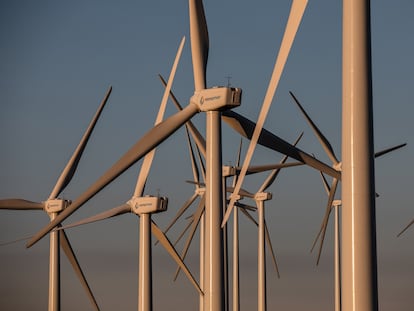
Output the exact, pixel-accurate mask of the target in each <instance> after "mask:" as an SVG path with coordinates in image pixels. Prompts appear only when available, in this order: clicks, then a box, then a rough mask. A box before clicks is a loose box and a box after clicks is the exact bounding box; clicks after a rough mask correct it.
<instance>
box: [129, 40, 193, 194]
mask: <svg viewBox="0 0 414 311" xmlns="http://www.w3.org/2000/svg"><path fill="white" fill-rule="evenodd" d="M184 42H185V37H183V38H182V40H181V43H180V45H179V47H178V51H177V54H176V55H175V59H174V63H173V66H172V68H171V72H170V76H169V78H168V83H167V86H166V88H165V90H164V95H163V97H162V100H161V104H160V109H159V110H158V115H157V118H156V120H155V124H154V125H157V124H159V123H161V121H162V120H163V118H164V113H165V107H166V106H167V100H168V95H169V94H170V90H171V86H172V83H173V81H174V77H175V72H176V71H177V66H178V62H179V61H180V57H181V53H182V51H183V47H184ZM154 156H155V148H154V149H152V150H151V151H150V152H149V153H148V154H147V155H146V156H145V157H144V161H143V163H142V166H141V170H140V172H139V175H138V180H137V185H136V187H135V193H134V196H137V197H141V196H142V195H143V193H144V188H145V184H146V182H147V178H148V174H149V171H150V169H151V164H152V161H153V160H154Z"/></svg>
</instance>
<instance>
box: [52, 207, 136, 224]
mask: <svg viewBox="0 0 414 311" xmlns="http://www.w3.org/2000/svg"><path fill="white" fill-rule="evenodd" d="M129 212H131V207H130V206H129V205H128V204H123V205H120V206H117V207H114V208H112V209H110V210H107V211H105V212H102V213H99V214H97V215H94V216H91V217H88V218H85V219H82V220H80V221H77V222H74V223H72V224H69V225H66V226H61V227H58V228H57V229H56V230H64V229H69V228H73V227H78V226H81V225H86V224H90V223H93V222H96V221H101V220H105V219H108V218H111V217H115V216H119V215H123V214H126V213H129Z"/></svg>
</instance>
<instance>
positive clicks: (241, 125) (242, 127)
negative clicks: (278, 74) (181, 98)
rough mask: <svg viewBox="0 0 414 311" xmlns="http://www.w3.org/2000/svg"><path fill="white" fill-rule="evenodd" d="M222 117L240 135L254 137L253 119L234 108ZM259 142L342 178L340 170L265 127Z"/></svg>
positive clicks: (225, 112) (330, 174)
mask: <svg viewBox="0 0 414 311" xmlns="http://www.w3.org/2000/svg"><path fill="white" fill-rule="evenodd" d="M222 119H223V120H224V122H226V123H227V124H228V125H229V126H230V127H231V128H233V129H234V130H235V131H236V132H238V133H239V134H240V135H242V136H243V137H246V138H247V139H252V137H253V131H254V129H255V126H256V124H255V123H254V122H253V121H251V120H249V119H247V118H246V117H244V116H242V115H240V114H238V113H236V112H234V111H233V110H226V111H223V112H222ZM258 143H259V144H260V145H262V146H264V147H266V148H269V149H271V150H274V151H277V152H280V153H282V154H284V155H287V156H289V157H291V158H292V159H295V160H297V161H300V162H303V163H305V164H306V165H309V166H310V167H313V168H314V169H316V170H318V171H322V172H324V173H325V174H327V175H329V176H332V177H335V178H338V179H341V173H340V172H338V171H337V170H335V169H333V168H332V167H330V166H329V165H326V164H325V163H323V162H321V161H319V160H317V159H316V158H315V157H313V156H311V155H309V154H307V153H306V152H304V151H302V150H300V149H299V148H297V147H294V146H292V145H291V144H289V143H288V142H287V141H285V140H283V139H281V138H280V137H278V136H276V135H274V134H273V133H271V132H269V131H267V130H266V129H263V130H262V132H261V133H260V136H259V140H258Z"/></svg>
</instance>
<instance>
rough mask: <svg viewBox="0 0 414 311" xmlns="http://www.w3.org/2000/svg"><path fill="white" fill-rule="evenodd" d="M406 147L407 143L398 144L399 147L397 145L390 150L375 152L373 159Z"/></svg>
mask: <svg viewBox="0 0 414 311" xmlns="http://www.w3.org/2000/svg"><path fill="white" fill-rule="evenodd" d="M406 145H407V143H403V144H400V145H397V146H394V147H391V148H387V149H384V150H381V151H378V152H375V154H374V157H375V158H378V157H381V156H383V155H385V154H387V153H390V152H391V151H394V150H397V149H400V148H402V147H405V146H406Z"/></svg>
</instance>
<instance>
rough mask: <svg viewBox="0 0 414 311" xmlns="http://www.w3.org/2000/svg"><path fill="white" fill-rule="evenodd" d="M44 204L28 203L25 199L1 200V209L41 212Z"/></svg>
mask: <svg viewBox="0 0 414 311" xmlns="http://www.w3.org/2000/svg"><path fill="white" fill-rule="evenodd" d="M43 207H44V205H43V203H38V202H32V201H27V200H23V199H4V200H0V209H11V210H41V209H43Z"/></svg>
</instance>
